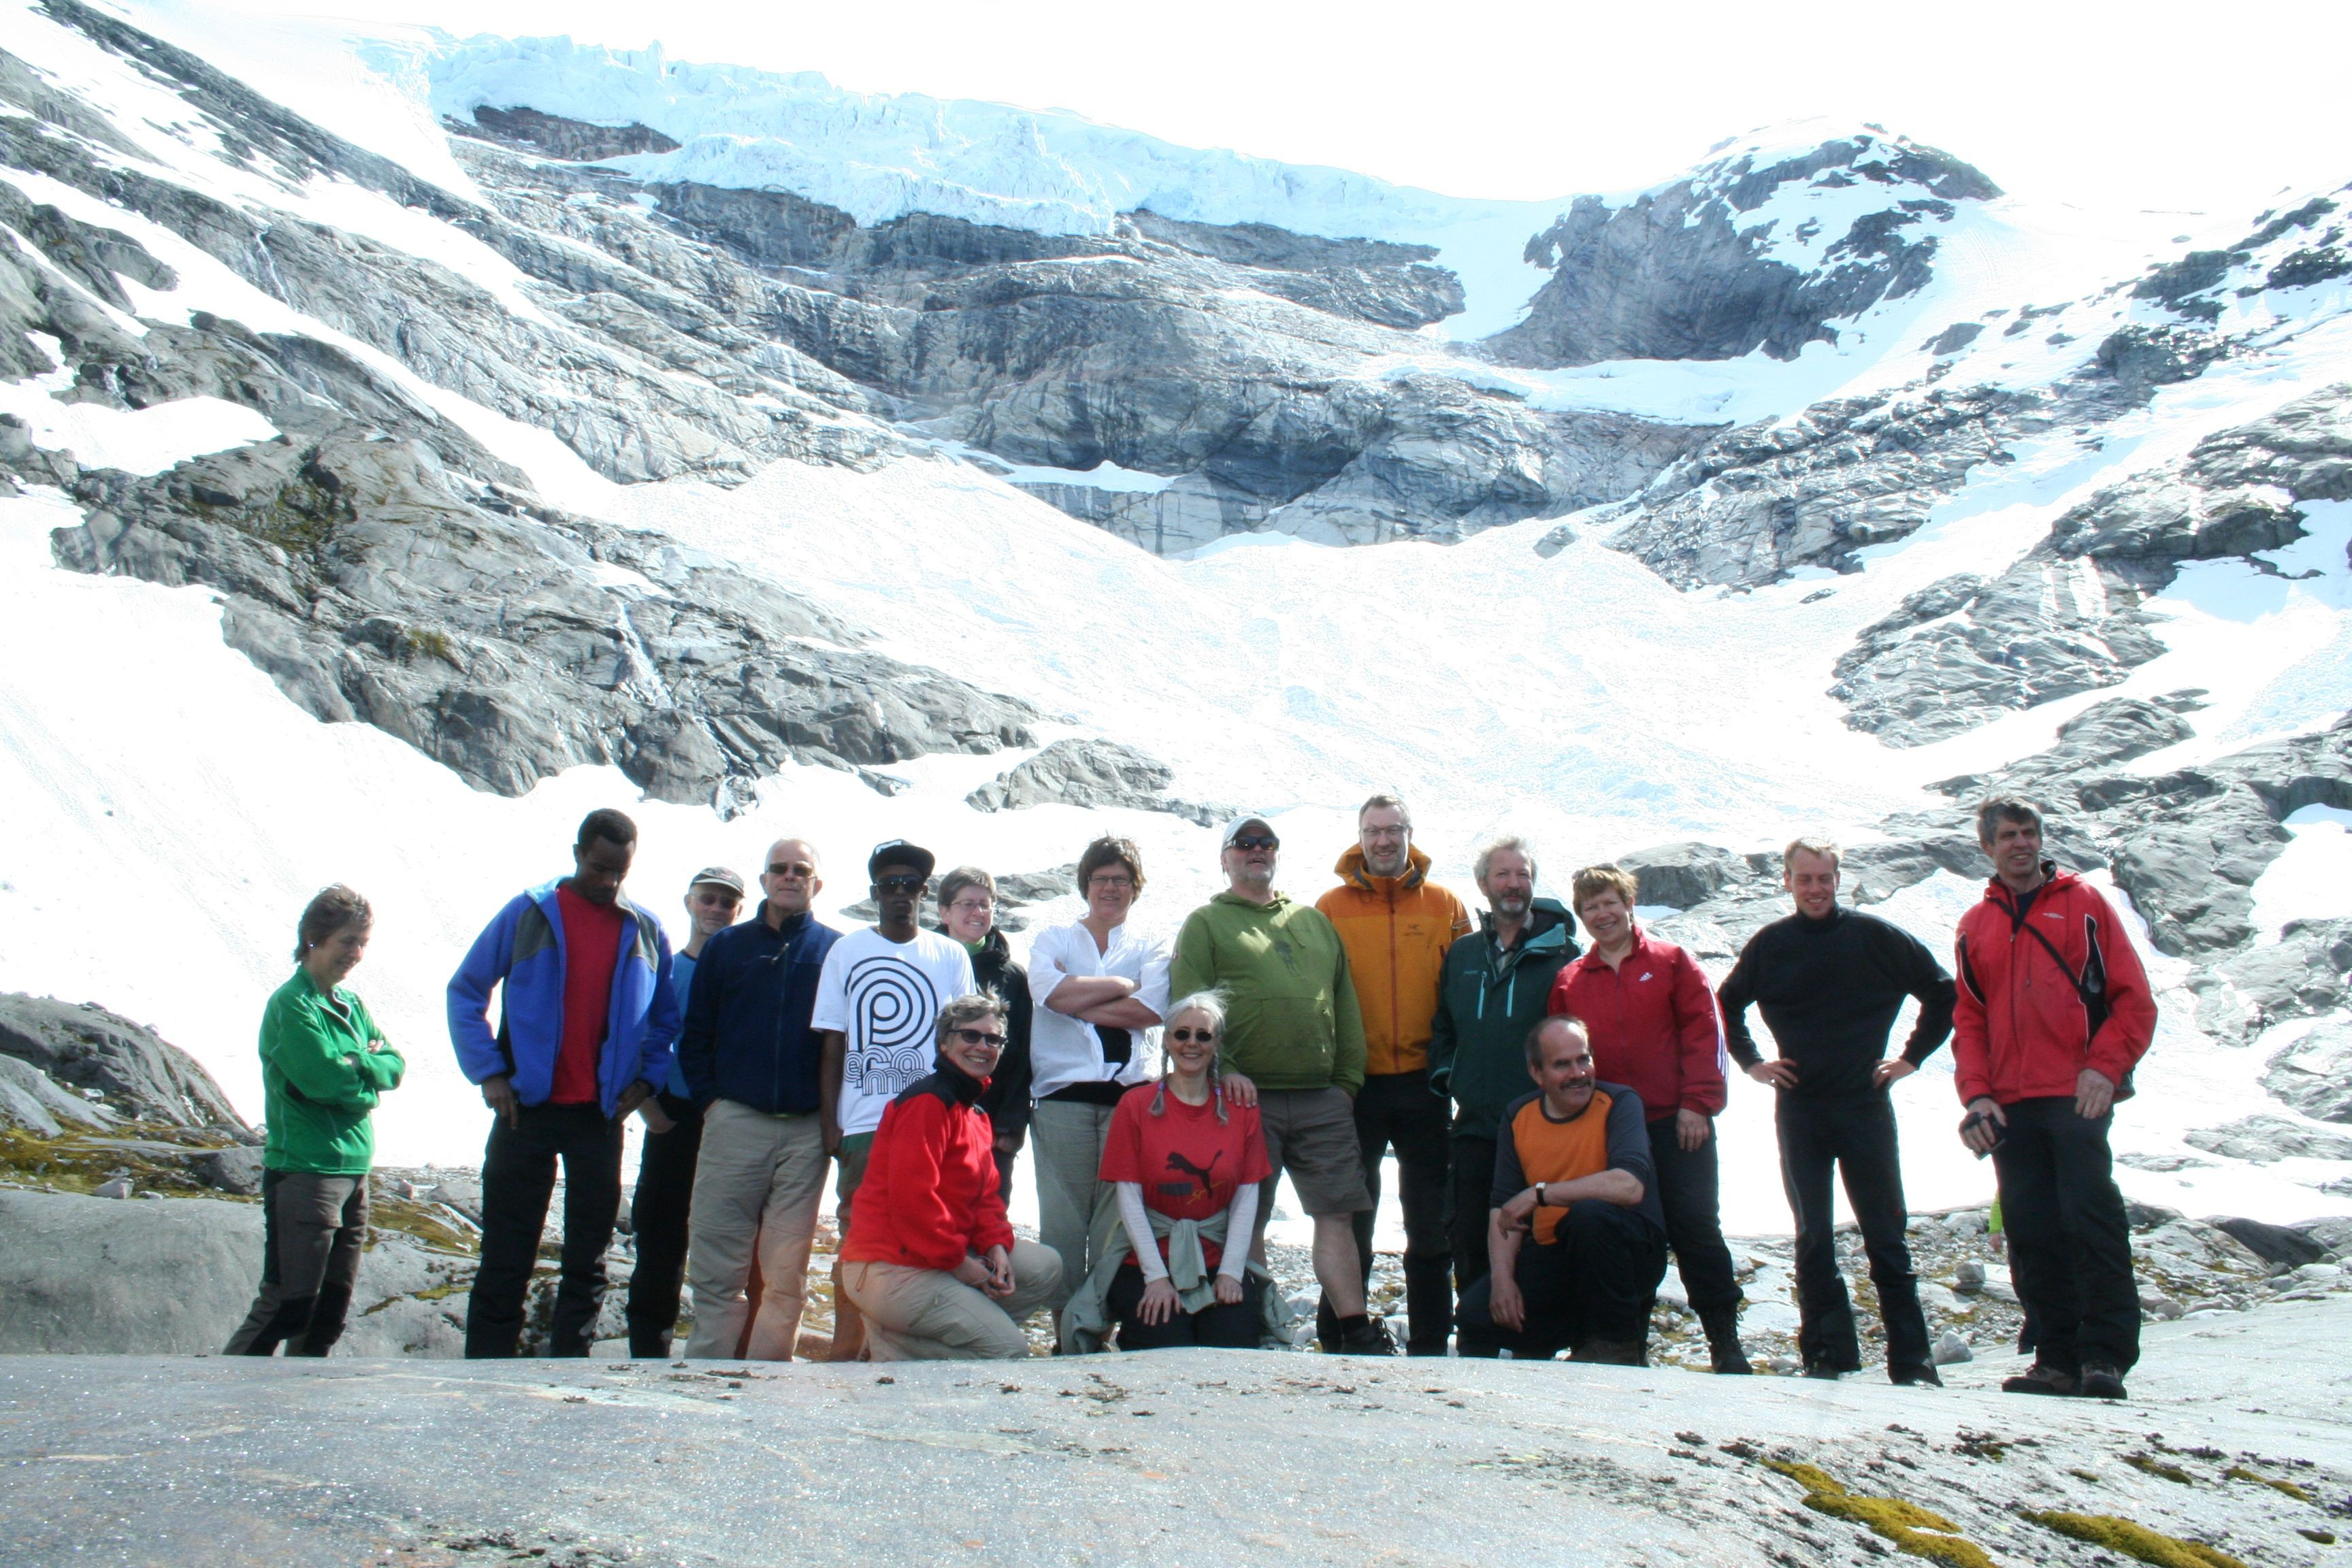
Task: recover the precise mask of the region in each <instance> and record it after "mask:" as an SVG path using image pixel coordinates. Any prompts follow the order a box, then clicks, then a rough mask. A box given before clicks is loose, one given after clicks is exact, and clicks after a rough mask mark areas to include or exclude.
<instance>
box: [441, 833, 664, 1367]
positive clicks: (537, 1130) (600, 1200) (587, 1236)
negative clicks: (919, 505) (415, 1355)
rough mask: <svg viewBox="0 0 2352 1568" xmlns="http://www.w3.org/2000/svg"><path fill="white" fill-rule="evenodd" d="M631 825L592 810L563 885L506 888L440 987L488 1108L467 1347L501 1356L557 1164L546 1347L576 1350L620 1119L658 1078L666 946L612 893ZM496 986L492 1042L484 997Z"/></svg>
mask: <svg viewBox="0 0 2352 1568" xmlns="http://www.w3.org/2000/svg"><path fill="white" fill-rule="evenodd" d="M636 847H637V828H636V824H635V823H633V822H631V821H630V820H629V819H628V818H627V817H626V816H623V815H622V814H621V813H619V812H617V811H612V810H603V811H592V812H590V813H589V814H588V816H587V817H586V818H585V819H584V820H583V822H582V823H581V824H580V838H579V842H578V843H577V844H575V845H574V846H573V847H572V875H571V876H569V877H565V878H562V879H559V880H556V881H553V882H549V883H546V884H544V885H542V886H541V887H537V888H533V889H530V891H528V892H525V893H520V894H517V895H516V896H515V897H514V898H513V899H512V900H509V902H508V903H507V906H506V907H505V908H504V909H502V910H499V912H498V916H497V918H495V919H494V920H492V921H490V923H489V926H488V929H487V930H485V931H483V932H482V934H481V935H480V936H479V937H478V938H476V939H475V942H474V945H473V947H472V948H471V949H470V950H469V951H468V952H467V954H466V957H465V961H464V962H463V963H460V964H459V965H458V966H457V973H455V974H453V975H451V976H450V978H449V997H448V1004H449V1041H450V1044H451V1045H453V1046H455V1047H457V1065H458V1067H459V1068H462V1069H463V1070H464V1072H465V1074H466V1077H467V1079H470V1080H472V1081H473V1082H475V1083H478V1084H479V1085H480V1086H481V1089H482V1101H483V1103H484V1104H486V1105H488V1107H489V1108H490V1110H492V1112H494V1115H493V1117H492V1120H491V1122H490V1139H489V1144H488V1148H487V1149H486V1150H485V1151H484V1152H483V1155H482V1266H481V1268H480V1270H479V1271H478V1273H477V1274H476V1275H475V1276H474V1289H473V1294H472V1297H471V1299H470V1300H469V1301H468V1303H467V1309H466V1353H467V1355H468V1356H510V1355H513V1354H514V1353H515V1351H516V1349H517V1347H518V1346H519V1344H520V1342H521V1337H522V1309H523V1296H524V1293H525V1292H526V1291H527V1290H528V1289H530V1272H531V1268H532V1265H533V1264H534V1263H535V1262H536V1261H537V1260H538V1257H539V1237H540V1232H541V1228H542V1227H543V1226H545V1225H546V1223H547V1204H548V1199H549V1197H550V1196H551V1194H553V1192H554V1190H555V1163H556V1161H557V1160H558V1159H559V1158H560V1159H561V1160H562V1162H563V1268H562V1284H561V1286H560V1287H559V1289H558V1290H557V1292H556V1298H555V1321H554V1324H553V1332H552V1341H553V1342H552V1344H551V1352H550V1353H551V1354H554V1355H575V1356H584V1355H586V1354H587V1353H588V1346H589V1342H590V1340H591V1338H592V1337H593V1332H594V1329H595V1324H596V1316H597V1313H598V1311H599V1310H600V1309H601V1308H602V1307H603V1305H604V1248H605V1247H606V1246H607V1245H608V1244H610V1242H611V1241H612V1239H613V1222H614V1217H615V1216H616V1215H618V1214H619V1212H620V1206H621V1124H622V1121H624V1120H625V1118H626V1117H627V1116H628V1114H629V1113H630V1112H631V1111H633V1110H636V1108H637V1107H638V1106H640V1105H642V1104H643V1103H645V1101H646V1099H647V1098H648V1097H649V1096H651V1095H652V1094H653V1093H654V1091H655V1090H656V1089H657V1088H658V1087H659V1086H660V1085H661V1083H662V1081H663V1080H664V1079H666V1078H667V1077H668V1075H669V1063H670V1047H671V1046H672V1045H673V1044H674V1043H675V1042H676V1041H677V1031H678V1005H677V996H676V994H674V993H673V990H672V986H671V978H670V952H669V937H668V936H667V933H665V932H664V931H663V930H662V924H661V921H658V920H656V918H655V917H654V916H653V915H652V914H651V913H649V912H648V911H646V910H641V909H639V908H637V907H636V906H635V904H632V903H631V902H629V900H627V899H625V898H624V897H622V895H621V883H622V881H623V879H625V878H626V877H627V876H628V874H629V864H630V861H631V860H632V859H633V858H635V854H636ZM500 987H502V988H503V995H502V997H501V1001H500V1020H499V1027H498V1031H497V1033H495V1034H493V1033H492V1032H491V1030H490V1025H489V1005H490V992H491V991H492V990H493V989H494V988H500Z"/></svg>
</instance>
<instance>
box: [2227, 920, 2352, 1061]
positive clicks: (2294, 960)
mask: <svg viewBox="0 0 2352 1568" xmlns="http://www.w3.org/2000/svg"><path fill="white" fill-rule="evenodd" d="M2189 989H2190V990H2192V991H2194V992H2195V993H2196V994H2197V1026H2198V1027H2199V1028H2200V1029H2202V1030H2204V1031H2205V1032H2206V1033H2207V1034H2209V1035H2210V1036H2212V1037H2214V1038H2215V1039H2217V1040H2220V1041H2221V1042H2222V1043H2223V1044H2225V1045H2245V1044H2247V1043H2248V1042H2250V1041H2251V1040H2252V1039H2253V1038H2254V1037H2257V1036H2259V1035H2260V1034H2262V1032H2263V1030H2265V1029H2267V1028H2269V1027H2270V1026H2272V1025H2273V1024H2276V1023H2280V1022H2282V1021H2284V1020H2285V1019H2288V1018H2299V1017H2307V1016H2311V1015H2313V1014H2315V1013H2326V1012H2329V1011H2332V1010H2333V1009H2335V1008H2337V1007H2342V1006H2345V1005H2347V1004H2352V920H2305V921H2288V922H2287V924H2286V926H2285V928H2284V930H2283V931H2281V932H2280V933H2279V940H2278V941H2277V942H2273V943H2271V944H2270V945H2268V946H2264V947H2250V948H2247V949H2246V950H2245V951H2244V952H2239V953H2236V954H2234V955H2232V956H2231V957H2229V958H2225V959H2223V960H2222V961H2221V963H2216V964H2214V965H2213V966H2212V967H2211V968H2210V969H2200V970H2199V971H2198V972H2197V973H2195V974H2193V975H2191V976H2189ZM2347 1082H2352V1079H2347ZM2273 1092H2277V1090H2276V1089H2275V1088H2274V1089H2273Z"/></svg>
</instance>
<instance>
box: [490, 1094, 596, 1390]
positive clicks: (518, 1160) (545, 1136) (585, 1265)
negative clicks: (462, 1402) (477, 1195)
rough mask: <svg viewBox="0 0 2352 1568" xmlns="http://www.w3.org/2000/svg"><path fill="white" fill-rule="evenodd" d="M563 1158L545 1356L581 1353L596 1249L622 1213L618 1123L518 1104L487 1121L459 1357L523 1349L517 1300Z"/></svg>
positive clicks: (591, 1111) (589, 1108)
mask: <svg viewBox="0 0 2352 1568" xmlns="http://www.w3.org/2000/svg"><path fill="white" fill-rule="evenodd" d="M559 1159H560V1160H562V1162H563V1276H562V1282H561V1284H560V1285H559V1286H558V1288H557V1290H556V1295H555V1319H554V1322H553V1323H552V1325H551V1332H550V1334H549V1345H548V1352H547V1353H548V1354H550V1355H559V1356H584V1355H586V1354H587V1353H588V1345H589V1342H590V1340H591V1338H592V1337H593V1334H594V1332H595V1328H596V1317H597V1314H598V1313H599V1312H600V1311H602V1310H603V1309H604V1248H605V1247H608V1246H610V1245H611V1244H612V1240H613V1221H614V1218H615V1217H616V1216H617V1215H619V1214H620V1212H621V1124H620V1122H619V1121H615V1120H614V1118H612V1117H609V1116H607V1115H605V1114H604V1108H603V1107H602V1106H597V1105H527V1106H524V1107H523V1108H522V1109H521V1110H520V1111H518V1112H517V1113H516V1116H515V1122H514V1125H513V1126H511V1127H509V1126H508V1125H507V1123H506V1120H505V1118H503V1117H494V1118H492V1119H491V1121H490V1141H489V1145H488V1148H487V1149H485V1150H484V1151H483V1153H482V1266H481V1268H480V1269H479V1271H478V1272H477V1273H476V1274H475V1276H474V1293H473V1296H472V1298H471V1299H470V1300H468V1301H467V1306H466V1354H467V1357H468V1358H479V1357H484V1356H510V1355H513V1354H515V1353H516V1352H517V1351H518V1350H519V1349H520V1346H521V1343H522V1318H523V1301H524V1298H525V1297H526V1296H527V1295H528V1294H529V1293H530V1276H531V1269H532V1268H533V1266H534V1265H536V1264H537V1263H538V1261H539V1237H540V1233H541V1230H542V1229H544V1228H545V1226H546V1225H547V1203H548V1199H549V1198H550V1197H551V1196H552V1195H553V1194H554V1192H555V1163H556V1161H558V1160H559Z"/></svg>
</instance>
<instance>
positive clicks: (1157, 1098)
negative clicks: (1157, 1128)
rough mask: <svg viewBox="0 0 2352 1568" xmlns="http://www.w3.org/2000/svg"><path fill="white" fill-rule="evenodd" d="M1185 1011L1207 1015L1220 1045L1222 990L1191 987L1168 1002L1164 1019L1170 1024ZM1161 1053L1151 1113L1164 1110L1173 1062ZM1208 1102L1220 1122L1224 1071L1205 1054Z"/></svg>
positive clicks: (1159, 1113)
mask: <svg viewBox="0 0 2352 1568" xmlns="http://www.w3.org/2000/svg"><path fill="white" fill-rule="evenodd" d="M1187 1013H1198V1014H1200V1015H1201V1016H1202V1017H1205V1018H1206V1019H1208V1020H1209V1023H1210V1024H1211V1026H1213V1027H1214V1028H1215V1029H1216V1031H1217V1040H1218V1043H1219V1044H1220V1045H1222V1044H1223V1042H1224V1037H1225V994H1224V993H1223V991H1219V990H1214V989H1211V990H1207V991H1195V992H1193V993H1192V994H1191V995H1190V996H1180V997H1178V998H1177V999H1176V1000H1175V1001H1173V1002H1171V1003H1170V1004H1169V1005H1168V1012H1167V1015H1166V1017H1167V1021H1168V1022H1169V1023H1171V1024H1173V1023H1174V1022H1175V1021H1176V1020H1177V1019H1179V1018H1181V1017H1182V1016H1184V1015H1185V1014H1187ZM1220 1054H1223V1053H1220ZM1162 1055H1163V1058H1164V1059H1165V1060H1166V1061H1167V1063H1168V1065H1167V1066H1165V1067H1163V1068H1160V1086H1159V1087H1158V1088H1157V1089H1153V1090H1152V1093H1151V1114H1152V1115H1154V1116H1161V1115H1165V1114H1166V1113H1167V1110H1168V1075H1169V1074H1170V1073H1171V1071H1173V1070H1174V1068H1175V1065H1176V1064H1175V1060H1174V1058H1167V1057H1165V1053H1162ZM1209 1103H1210V1104H1211V1105H1213V1106H1215V1107H1216V1108H1217V1120H1218V1121H1219V1122H1221V1123H1222V1122H1223V1121H1226V1120H1227V1118H1226V1115H1225V1079H1224V1074H1223V1072H1222V1071H1220V1070H1219V1069H1218V1066H1217V1058H1215V1057H1211V1058H1209Z"/></svg>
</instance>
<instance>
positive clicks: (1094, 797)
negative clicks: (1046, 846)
mask: <svg viewBox="0 0 2352 1568" xmlns="http://www.w3.org/2000/svg"><path fill="white" fill-rule="evenodd" d="M1175 782H1176V774H1175V773H1174V772H1173V771H1172V770H1171V769H1170V768H1169V767H1168V765H1167V764H1166V763H1160V762H1157V761H1155V760H1154V759H1152V758H1150V757H1149V756H1146V755H1145V754H1144V753H1143V752H1139V751H1137V750H1136V749H1135V748H1134V747H1132V746H1124V745H1121V744H1119V743H1118V742H1116V741H1056V742H1054V743H1053V744H1052V745H1050V746H1047V747H1046V748H1045V750H1043V751H1041V752H1038V753H1037V754H1036V755H1035V756H1034V757H1031V758H1029V759H1028V760H1027V761H1025V762H1024V763H1021V764H1020V765H1019V766H1017V767H1015V768H1013V769H1011V770H1010V771H1008V772H1005V773H1000V774H998V775H997V776H996V777H995V778H994V779H992V780H991V781H990V782H989V783H987V784H982V785H981V786H980V787H979V788H978V789H976V790H974V791H972V792H971V794H970V795H966V796H965V797H964V799H965V802H966V803H967V804H968V805H972V806H975V807H977V808H978V809H980V810H982V811H1019V810H1021V809H1023V808H1024V807H1025V806H1032V805H1083V806H1101V805H1124V806H1132V807H1134V808H1136V809H1138V810H1141V811H1164V812H1168V813H1170V814H1171V815H1173V816H1181V817H1182V818H1184V819H1185V820H1186V821H1188V822H1194V823H1198V824H1199V825H1200V826H1202V827H1213V826H1216V825H1217V823H1218V822H1220V821H1222V820H1223V818H1224V817H1225V816H1230V815H1231V813H1229V812H1226V811H1224V810H1223V809H1222V808H1220V807H1217V806H1213V805H1200V804H1198V803H1197V802H1193V801H1189V800H1178V799H1175V798H1174V797H1172V796H1171V795H1169V794H1168V793H1167V791H1168V786H1169V785H1170V784H1173V783H1175Z"/></svg>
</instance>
